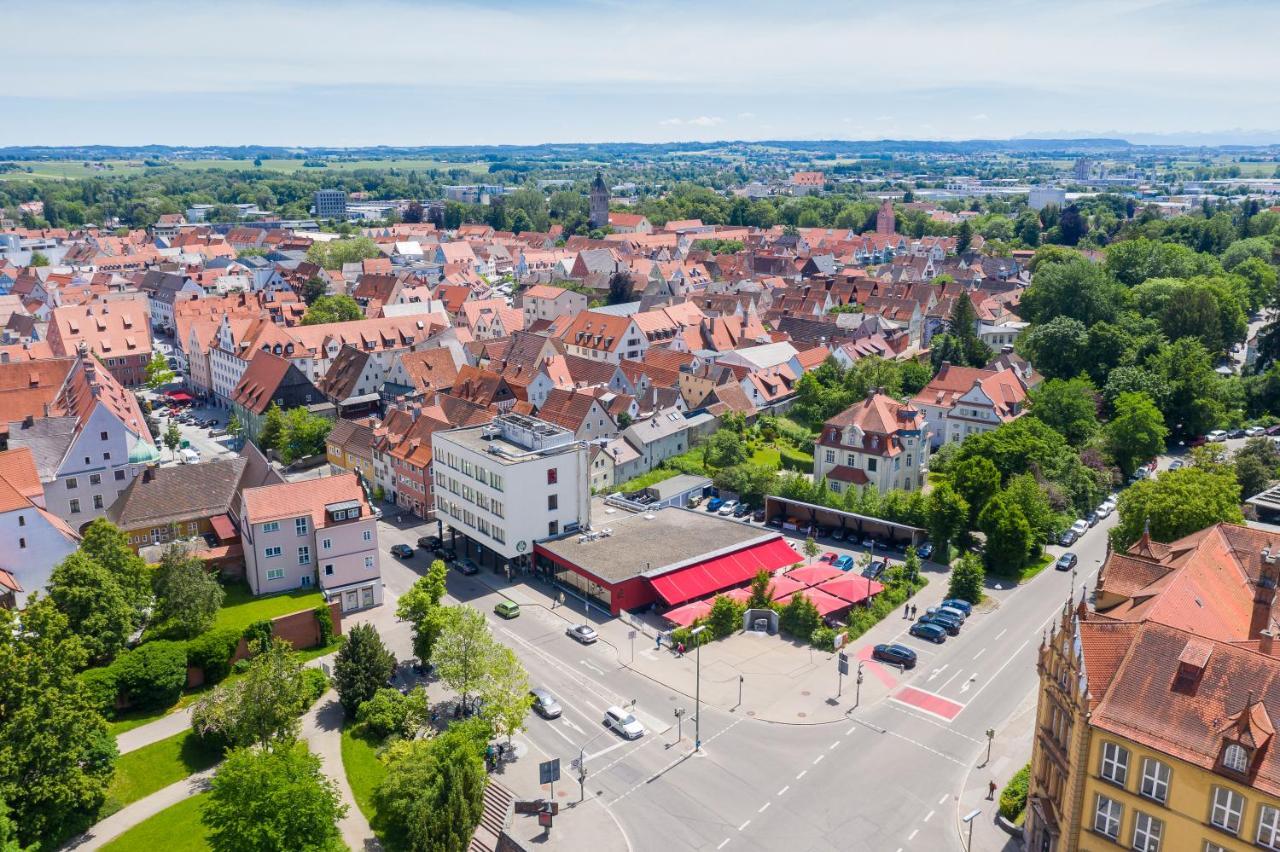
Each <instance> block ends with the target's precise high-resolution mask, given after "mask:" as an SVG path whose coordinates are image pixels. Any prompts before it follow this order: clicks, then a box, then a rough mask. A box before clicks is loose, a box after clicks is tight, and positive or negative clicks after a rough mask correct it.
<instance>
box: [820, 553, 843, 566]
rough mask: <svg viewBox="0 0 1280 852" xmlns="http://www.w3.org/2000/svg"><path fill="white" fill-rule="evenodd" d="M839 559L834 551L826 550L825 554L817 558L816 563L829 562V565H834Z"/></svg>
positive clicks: (838, 555)
mask: <svg viewBox="0 0 1280 852" xmlns="http://www.w3.org/2000/svg"><path fill="white" fill-rule="evenodd" d="M839 558H840V554H838V553H836V552H835V551H834V550H828V551H827V552H826V553H824V554H822V555H821V556H820V557H818V561H819V562H830V563H832V564H834V563H835V561H836V560H837V559H839Z"/></svg>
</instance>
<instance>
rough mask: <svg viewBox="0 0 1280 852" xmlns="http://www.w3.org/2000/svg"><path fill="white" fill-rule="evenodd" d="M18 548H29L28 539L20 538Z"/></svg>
mask: <svg viewBox="0 0 1280 852" xmlns="http://www.w3.org/2000/svg"><path fill="white" fill-rule="evenodd" d="M18 549H19V550H26V549H27V540H26V539H25V538H20V539H18Z"/></svg>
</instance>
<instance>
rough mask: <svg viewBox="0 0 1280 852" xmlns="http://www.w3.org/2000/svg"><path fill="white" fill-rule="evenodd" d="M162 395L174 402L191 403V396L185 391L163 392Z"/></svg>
mask: <svg viewBox="0 0 1280 852" xmlns="http://www.w3.org/2000/svg"><path fill="white" fill-rule="evenodd" d="M164 395H165V396H167V397H169V399H171V400H173V401H174V402H191V400H192V399H193V397H192V396H191V394H189V393H187V392H186V391H180V390H171V391H165V392H164Z"/></svg>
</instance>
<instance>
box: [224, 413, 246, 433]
mask: <svg viewBox="0 0 1280 852" xmlns="http://www.w3.org/2000/svg"><path fill="white" fill-rule="evenodd" d="M227 434H228V435H230V436H231V437H233V438H239V437H240V436H241V435H243V434H244V424H243V423H241V422H240V415H239V414H236V413H235V412H234V411H233V412H231V416H230V417H228V418H227Z"/></svg>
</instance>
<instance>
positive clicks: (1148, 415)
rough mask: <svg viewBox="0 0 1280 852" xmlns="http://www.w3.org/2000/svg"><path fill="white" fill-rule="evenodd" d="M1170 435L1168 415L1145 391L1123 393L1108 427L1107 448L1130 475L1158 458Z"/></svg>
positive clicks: (1117, 399)
mask: <svg viewBox="0 0 1280 852" xmlns="http://www.w3.org/2000/svg"><path fill="white" fill-rule="evenodd" d="M1168 435H1169V430H1168V428H1167V427H1166V426H1165V425H1164V415H1162V414H1161V413H1160V410H1159V409H1158V408H1156V404H1155V403H1154V402H1152V401H1151V397H1149V396H1147V395H1146V394H1145V393H1123V394H1120V396H1119V397H1117V398H1116V401H1115V414H1114V415H1112V417H1111V422H1109V423H1108V424H1107V428H1106V442H1107V449H1108V450H1109V451H1110V452H1111V457H1112V458H1114V459H1115V460H1116V464H1118V465H1119V466H1120V470H1121V471H1123V472H1124V474H1125V475H1126V476H1128V475H1129V474H1131V473H1133V472H1134V471H1135V470H1137V468H1138V465H1140V464H1145V463H1146V461H1147V459H1150V458H1155V456H1156V455H1158V454H1159V453H1160V452H1161V451H1162V450H1163V449H1164V442H1165V438H1167V437H1168Z"/></svg>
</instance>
